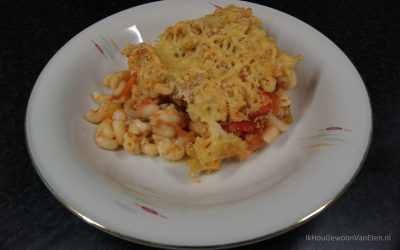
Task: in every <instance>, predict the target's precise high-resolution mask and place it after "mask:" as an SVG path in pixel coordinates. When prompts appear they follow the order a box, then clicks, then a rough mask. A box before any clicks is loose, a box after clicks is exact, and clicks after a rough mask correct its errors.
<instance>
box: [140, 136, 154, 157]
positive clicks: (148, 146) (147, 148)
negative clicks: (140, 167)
mask: <svg viewBox="0 0 400 250" xmlns="http://www.w3.org/2000/svg"><path fill="white" fill-rule="evenodd" d="M140 150H141V151H142V153H144V154H146V155H151V156H157V155H158V149H157V145H156V144H154V143H151V142H149V140H148V139H147V138H144V139H142V141H141V143H140Z"/></svg>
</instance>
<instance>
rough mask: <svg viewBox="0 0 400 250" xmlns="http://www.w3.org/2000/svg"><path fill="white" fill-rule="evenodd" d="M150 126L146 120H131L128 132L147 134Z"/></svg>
mask: <svg viewBox="0 0 400 250" xmlns="http://www.w3.org/2000/svg"><path fill="white" fill-rule="evenodd" d="M150 130H151V128H150V125H149V124H148V123H147V122H142V121H141V120H139V119H135V120H132V121H131V122H130V123H129V129H128V132H129V134H133V135H147V134H148V133H149V132H150Z"/></svg>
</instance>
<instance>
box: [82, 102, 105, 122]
mask: <svg viewBox="0 0 400 250" xmlns="http://www.w3.org/2000/svg"><path fill="white" fill-rule="evenodd" d="M106 115H107V107H106V106H102V107H100V108H99V109H97V110H89V111H88V112H86V113H85V115H84V118H85V119H86V120H87V121H88V122H91V123H96V124H97V123H100V122H101V121H102V120H104V118H105V117H106Z"/></svg>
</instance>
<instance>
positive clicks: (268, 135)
mask: <svg viewBox="0 0 400 250" xmlns="http://www.w3.org/2000/svg"><path fill="white" fill-rule="evenodd" d="M278 135H279V129H278V128H277V127H275V126H273V125H272V126H268V127H266V128H265V129H264V132H263V134H262V138H263V140H264V141H265V142H266V143H268V144H271V143H272V142H274V141H275V139H276V138H277V137H278Z"/></svg>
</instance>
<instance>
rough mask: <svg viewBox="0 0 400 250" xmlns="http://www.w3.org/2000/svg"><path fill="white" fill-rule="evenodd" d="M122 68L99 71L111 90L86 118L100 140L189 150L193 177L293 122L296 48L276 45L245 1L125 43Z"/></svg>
mask: <svg viewBox="0 0 400 250" xmlns="http://www.w3.org/2000/svg"><path fill="white" fill-rule="evenodd" d="M122 54H123V55H124V56H126V57H127V61H128V69H127V70H125V71H119V72H114V73H111V74H109V75H107V76H106V77H105V79H104V82H103V84H104V85H105V86H107V87H109V88H110V89H111V93H110V94H102V93H99V92H95V93H93V95H92V97H93V99H94V101H95V102H97V103H98V104H99V108H98V109H97V110H90V111H88V112H87V113H86V114H85V119H86V120H87V121H89V122H91V123H95V124H98V126H97V130H96V133H95V136H94V139H95V142H96V144H97V145H98V146H99V147H100V148H103V149H108V150H114V149H119V148H123V149H125V150H126V151H128V152H130V153H133V154H145V155H150V156H157V155H161V156H162V157H164V158H165V159H167V160H170V161H177V160H180V159H183V158H184V157H185V156H187V158H188V165H189V167H190V176H191V177H193V178H194V179H195V180H198V178H199V176H200V175H201V174H202V173H212V172H214V171H217V170H219V169H220V167H221V162H222V161H223V160H224V159H228V158H237V159H240V160H243V159H245V158H247V157H249V156H250V155H251V153H252V152H253V151H255V150H258V149H260V148H262V147H263V146H264V145H265V144H270V143H272V142H273V141H274V140H275V138H276V137H277V136H278V135H279V134H280V133H282V132H284V131H286V130H287V129H288V126H289V124H291V123H292V120H293V119H292V115H291V113H290V105H291V100H290V98H289V96H288V91H289V90H291V89H293V88H294V87H295V86H296V82H297V80H296V73H295V64H296V62H297V61H299V60H300V59H301V56H300V55H297V56H294V57H292V56H289V55H287V54H285V53H284V52H283V51H281V50H280V49H279V48H278V47H277V45H276V44H275V42H274V40H273V39H272V38H271V37H269V36H268V35H267V31H266V30H265V29H263V28H262V27H261V22H260V20H259V19H257V18H256V17H254V16H253V14H252V10H251V9H249V8H239V7H236V6H234V5H229V6H227V7H225V8H220V7H218V8H216V10H215V11H214V13H212V14H209V15H206V16H204V17H202V18H199V19H195V20H187V21H181V22H178V23H177V24H175V25H174V26H172V27H168V28H167V29H166V30H165V31H164V33H162V34H161V35H160V36H159V39H158V40H157V41H155V42H154V43H148V42H144V43H140V44H128V45H127V46H126V47H125V48H124V49H123V50H122Z"/></svg>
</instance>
